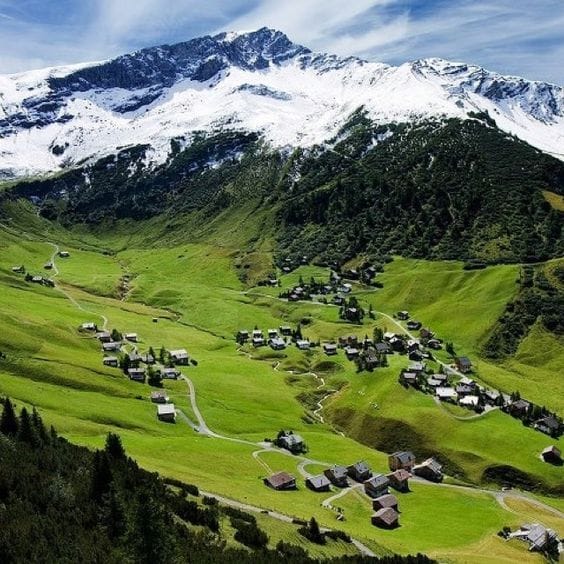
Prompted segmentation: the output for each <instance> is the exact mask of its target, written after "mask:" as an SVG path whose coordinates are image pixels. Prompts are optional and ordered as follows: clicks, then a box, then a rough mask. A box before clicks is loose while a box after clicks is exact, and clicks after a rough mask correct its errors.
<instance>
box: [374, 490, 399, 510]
mask: <svg viewBox="0 0 564 564" xmlns="http://www.w3.org/2000/svg"><path fill="white" fill-rule="evenodd" d="M386 507H391V508H392V509H395V510H396V511H398V498H397V497H396V496H395V495H393V494H384V495H381V496H380V497H377V498H376V499H374V500H373V501H372V509H374V511H380V509H384V508H386Z"/></svg>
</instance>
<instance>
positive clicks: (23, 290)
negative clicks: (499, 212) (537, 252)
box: [0, 202, 564, 562]
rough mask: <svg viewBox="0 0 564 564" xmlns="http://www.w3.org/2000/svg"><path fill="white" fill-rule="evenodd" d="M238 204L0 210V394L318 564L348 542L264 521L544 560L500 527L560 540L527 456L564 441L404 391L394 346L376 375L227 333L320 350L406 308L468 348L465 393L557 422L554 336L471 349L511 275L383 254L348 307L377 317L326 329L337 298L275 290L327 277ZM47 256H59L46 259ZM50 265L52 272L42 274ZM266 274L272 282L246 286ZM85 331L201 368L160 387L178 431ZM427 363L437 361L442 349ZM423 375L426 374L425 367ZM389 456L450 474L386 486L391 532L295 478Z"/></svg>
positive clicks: (502, 269)
mask: <svg viewBox="0 0 564 564" xmlns="http://www.w3.org/2000/svg"><path fill="white" fill-rule="evenodd" d="M238 209H239V211H237V212H234V213H233V214H232V215H229V218H228V219H225V218H224V219H225V220H221V221H215V222H211V223H208V224H206V223H205V222H203V221H201V220H200V219H199V218H198V212H195V213H193V214H191V215H188V216H185V217H184V216H182V215H180V214H179V215H176V216H175V218H174V222H175V224H176V226H175V227H174V228H172V229H171V228H170V227H168V228H167V227H166V226H165V224H164V223H165V222H166V220H164V219H163V218H162V216H161V217H156V218H153V219H147V220H143V221H141V222H137V223H132V222H129V221H128V220H124V221H121V222H116V223H113V224H111V225H108V226H107V227H103V226H102V227H97V228H94V227H86V226H79V225H77V226H71V227H66V228H63V227H62V226H61V225H60V224H57V223H56V222H51V221H50V220H47V219H45V218H39V217H36V216H35V215H33V213H32V210H31V208H30V207H29V206H28V204H23V203H21V202H19V203H11V204H8V205H6V206H5V208H4V217H3V219H2V220H1V221H0V223H1V225H0V230H1V239H0V284H1V292H0V318H1V319H2V332H1V333H0V351H2V352H3V353H4V354H5V358H4V359H2V360H0V394H2V395H5V396H9V397H10V398H12V400H13V401H14V402H15V403H16V404H17V405H18V406H20V407H21V406H27V407H31V406H35V407H36V408H37V409H38V410H39V412H40V414H41V416H42V417H43V419H44V420H45V421H46V423H48V424H52V425H54V426H55V427H56V428H57V429H58V431H59V432H60V433H61V434H62V435H63V436H65V437H66V438H68V439H69V440H70V441H72V442H74V443H77V444H80V445H84V446H88V447H92V448H94V447H98V448H99V447H101V446H102V445H103V443H104V440H105V437H106V435H107V433H108V431H111V432H115V433H118V434H119V435H120V436H121V438H122V441H123V443H124V446H125V447H126V449H127V452H128V453H129V454H130V455H131V456H132V457H134V458H135V459H136V460H137V461H138V463H139V464H140V465H141V466H142V467H144V468H146V469H148V470H153V471H158V472H159V473H160V474H161V475H162V476H165V477H170V478H175V479H178V480H181V481H183V482H187V483H194V484H197V485H198V486H199V487H200V488H201V489H202V490H204V491H205V492H209V493H210V494H213V495H217V496H220V497H222V498H226V499H227V500H228V501H229V502H230V503H231V502H232V503H234V504H235V503H240V504H243V505H245V506H250V507H253V508H260V509H261V510H264V511H265V514H264V515H262V516H261V517H260V519H259V521H260V523H261V526H263V527H264V529H265V530H266V531H271V533H269V534H270V535H271V537H272V538H275V539H278V540H284V539H291V540H292V542H294V543H299V544H300V546H303V547H304V548H306V550H309V549H310V548H311V551H312V553H313V554H316V555H344V554H351V553H354V551H351V547H350V546H348V545H345V544H343V545H339V544H335V545H332V546H331V548H330V549H327V550H326V551H323V550H321V549H318V548H316V547H315V546H314V545H311V543H308V542H307V541H306V540H305V539H304V538H303V537H301V536H300V535H297V533H296V532H295V528H293V527H291V526H290V525H288V524H284V525H283V526H282V525H278V524H277V523H276V520H275V517H273V515H276V514H282V515H284V516H289V517H291V518H295V519H298V520H308V519H310V518H311V517H315V518H316V519H317V521H318V522H319V523H320V524H321V525H322V526H324V527H329V528H335V529H339V530H342V531H345V532H346V533H348V534H349V535H351V537H353V538H354V539H356V540H358V541H359V542H360V543H361V544H362V546H364V547H365V548H366V549H367V550H368V551H369V552H370V553H374V554H376V555H385V554H389V553H399V554H409V553H411V554H415V553H417V552H424V553H425V554H427V555H429V556H430V557H433V558H437V559H440V560H449V561H453V562H467V561H468V555H469V554H474V555H480V561H483V562H488V561H490V562H502V561H508V562H510V561H515V560H522V561H530V562H536V561H539V557H537V556H534V555H533V554H531V553H529V552H528V551H527V546H526V544H524V543H521V542H519V541H515V540H512V541H509V542H506V541H504V540H503V539H501V538H500V537H498V536H496V533H497V532H498V531H499V530H501V529H502V528H503V527H504V526H510V527H512V528H514V527H517V526H519V525H521V524H522V523H523V522H528V521H530V520H532V519H533V520H535V522H540V523H544V524H546V526H551V527H553V528H554V527H556V528H558V527H560V529H559V532H560V534H562V533H564V530H563V529H562V522H563V520H562V511H563V510H564V507H563V506H562V495H563V493H564V492H563V491H562V483H563V482H562V467H559V466H553V465H550V464H547V463H545V462H543V461H542V460H541V458H540V453H541V451H542V450H543V449H544V448H545V447H546V446H547V445H549V444H555V445H557V446H558V447H559V448H562V446H563V443H562V439H558V438H556V439H554V438H550V437H548V436H547V435H545V434H543V433H541V432H539V431H537V430H535V429H533V428H531V427H525V426H524V425H523V424H522V423H521V422H520V421H519V420H518V419H515V418H513V417H511V416H510V415H508V414H505V413H502V412H501V410H499V409H496V410H492V411H489V412H486V413H484V414H482V415H479V416H477V417H473V412H472V411H468V410H463V409H461V408H458V407H457V406H447V405H446V404H442V405H441V404H439V403H437V402H436V401H435V400H434V398H433V397H432V396H430V395H428V394H424V393H421V392H419V391H417V390H415V389H412V388H409V389H405V388H404V387H402V386H401V385H400V384H399V383H398V375H399V373H400V371H401V370H402V369H404V368H406V367H407V365H408V364H409V360H408V358H407V355H405V354H403V355H400V354H394V355H390V356H389V358H388V363H387V364H388V365H387V366H385V367H379V368H376V369H375V370H374V371H373V372H366V371H364V372H358V370H357V365H356V364H355V363H354V362H351V361H349V360H347V359H346V357H345V355H344V353H343V351H342V350H339V352H338V354H337V355H335V356H326V355H325V354H324V352H323V349H322V347H317V346H315V347H313V348H311V350H309V351H301V350H298V349H297V347H296V346H295V345H293V344H292V345H290V346H288V348H285V349H284V350H278V351H275V350H272V349H271V348H270V347H259V348H254V347H253V346H252V345H251V344H250V343H246V344H243V345H242V346H240V345H238V344H237V343H236V340H235V336H236V334H237V332H238V331H240V330H242V329H246V330H249V331H252V330H253V329H254V328H255V327H257V328H259V329H261V330H262V331H263V332H265V333H266V331H267V330H268V329H272V328H273V329H278V328H279V327H281V326H286V325H287V326H290V327H291V328H292V329H295V328H296V327H298V325H299V326H300V328H301V332H302V333H303V336H304V337H305V338H307V339H309V341H310V342H311V343H314V344H316V343H317V342H320V343H324V342H329V341H337V340H338V338H339V337H341V336H342V335H349V334H354V335H356V336H357V337H358V338H359V339H362V338H364V336H365V335H368V336H370V337H372V335H373V334H374V331H375V330H379V329H381V330H382V331H383V332H390V331H392V332H398V333H405V332H406V331H407V330H406V328H405V323H404V322H401V321H399V320H398V319H396V318H395V317H394V315H395V314H396V312H398V311H401V310H404V309H405V310H408V311H409V312H410V314H411V315H412V316H413V317H415V318H417V319H420V320H421V321H422V322H423V323H424V324H425V326H429V327H432V329H433V330H434V331H435V332H436V333H437V335H438V336H440V337H441V339H444V341H445V342H452V344H453V346H454V348H455V350H456V354H457V355H466V356H468V357H470V358H471V359H472V361H473V363H474V366H475V375H474V377H475V378H476V380H477V381H478V382H480V383H483V384H484V385H487V386H489V387H496V388H498V389H500V390H501V391H503V392H506V393H511V392H513V391H515V390H519V391H520V393H521V395H522V397H524V398H527V399H529V400H530V401H533V402H535V403H538V404H539V405H544V406H546V407H547V408H548V409H550V410H553V411H555V412H556V413H560V414H561V413H562V411H563V409H564V405H563V403H562V397H564V394H563V393H562V391H563V389H562V382H561V374H560V372H559V370H558V367H559V366H560V367H561V366H562V363H563V362H564V347H563V344H564V342H563V341H562V336H558V335H555V334H554V333H551V332H549V331H548V330H547V329H546V328H544V327H543V326H541V324H540V323H537V324H536V325H535V326H534V327H533V329H532V330H531V331H530V333H528V334H527V336H526V338H525V339H524V340H523V341H522V342H521V343H520V345H519V348H518V350H517V352H516V354H515V355H513V356H509V357H507V358H503V359H500V360H492V359H488V358H487V357H486V356H484V354H483V350H484V349H483V347H484V343H485V342H486V341H487V339H488V338H489V337H490V335H491V332H492V330H493V328H494V326H495V324H496V322H497V321H498V319H499V318H500V317H501V316H502V314H503V312H504V310H505V307H506V305H507V303H508V302H511V301H512V300H513V299H514V298H515V296H516V295H517V293H518V291H519V287H518V283H517V282H518V278H519V272H520V268H521V267H520V266H519V265H494V266H489V267H487V268H484V269H480V270H465V269H464V268H463V263H461V262H457V261H428V260H424V259H414V258H401V257H394V259H393V260H392V261H391V262H389V263H387V264H386V265H385V267H384V272H383V273H381V274H378V275H377V280H378V281H379V282H380V283H381V284H380V285H381V286H382V287H375V286H368V285H364V284H360V283H359V282H356V281H352V284H351V287H352V294H353V295H354V296H356V298H357V299H358V301H359V304H360V306H361V307H362V308H364V309H365V310H366V311H368V309H369V308H372V310H373V311H374V319H371V318H370V317H368V316H365V318H364V322H363V324H362V325H354V324H350V323H347V322H345V321H343V320H342V319H340V318H339V307H338V306H335V305H332V304H331V303H328V304H326V303H322V301H296V302H292V301H288V300H286V299H280V298H279V297H278V296H279V294H280V293H281V292H282V291H285V290H288V289H291V288H293V287H295V286H296V285H297V284H298V283H299V281H300V280H305V281H309V280H310V279H311V278H312V277H313V278H315V279H317V280H320V281H325V280H329V275H330V272H331V271H330V269H329V268H327V267H325V266H312V265H310V264H307V265H303V266H300V267H298V268H293V269H292V270H291V272H288V273H284V272H283V271H281V270H280V269H276V267H275V266H273V265H274V262H275V260H276V258H275V256H276V255H275V252H276V251H275V250H276V240H275V236H274V233H273V232H272V231H271V230H270V229H262V222H263V221H264V216H261V214H260V213H258V212H257V213H255V214H253V211H252V206H249V207H245V206H240V207H239V208H238ZM244 210H247V211H246V212H245V211H244ZM8 217H9V218H11V220H8ZM169 221H171V220H169ZM181 225H184V226H185V228H184V229H183V228H182V227H179V226H181ZM57 249H58V250H62V249H64V250H65V251H67V252H68V253H69V255H70V256H69V257H68V258H61V257H59V256H57V254H56V253H55V251H56V250H57ZM51 257H53V261H54V270H52V271H49V272H48V273H46V271H45V270H44V265H45V263H46V262H48V261H49V260H50V259H51ZM560 262H561V261H560ZM16 265H24V266H25V269H26V271H27V272H29V273H30V274H34V275H35V274H38V275H43V276H48V277H51V278H52V279H53V280H54V282H55V287H48V286H43V285H39V284H33V283H32V282H27V281H26V280H25V278H24V276H23V275H21V274H17V273H14V272H12V267H14V266H16ZM251 273H252V274H251ZM268 273H272V275H274V274H275V275H276V278H277V280H279V286H276V287H269V286H266V285H255V283H256V281H257V280H259V281H260V280H263V279H264V278H265V276H266V275H268ZM248 274H251V275H248ZM84 322H94V323H96V324H97V325H98V327H99V328H101V327H102V326H104V329H107V330H112V329H117V330H119V331H120V332H122V333H128V332H135V333H137V334H138V335H139V341H140V342H139V343H137V344H136V346H137V347H138V348H139V350H141V351H143V352H144V351H146V350H148V348H149V347H152V348H153V349H154V350H155V351H159V349H160V348H161V346H164V347H165V348H166V349H168V350H173V349H182V348H185V349H187V350H188V351H189V354H190V357H191V358H192V359H194V360H195V361H196V362H195V363H194V364H191V365H189V366H187V367H181V371H182V373H183V374H184V375H185V376H186V378H187V380H184V379H178V380H163V385H164V389H165V390H166V393H167V394H168V395H169V397H170V399H171V401H172V402H173V403H174V405H175V407H176V409H177V410H178V416H177V419H176V424H166V423H163V422H161V421H159V420H158V419H157V418H156V416H155V405H154V404H153V403H151V401H150V399H149V395H150V392H151V391H152V390H154V389H155V388H151V387H150V386H149V385H148V384H145V383H137V382H133V381H130V380H129V379H128V378H127V377H126V376H125V375H124V374H123V372H122V371H121V370H120V369H118V368H110V367H107V366H104V365H103V364H102V357H103V355H102V353H101V350H100V343H99V342H98V340H97V339H95V338H94V337H93V336H92V335H89V334H87V333H84V332H80V331H78V328H79V326H80V325H81V324H82V323H84ZM106 322H107V323H106ZM127 348H131V347H130V346H129V345H128V346H127ZM436 359H437V361H441V362H445V363H447V364H448V363H450V362H451V360H449V357H448V355H447V354H446V352H445V351H444V350H441V351H437V353H436ZM430 366H433V367H434V368H435V369H436V371H438V369H439V364H438V362H430ZM541 383H542V385H541ZM547 390H552V391H551V392H547ZM281 429H288V430H292V431H294V432H295V433H297V434H298V433H299V435H301V436H302V437H303V438H304V440H305V442H306V444H307V452H306V453H304V454H302V455H292V454H290V453H289V452H287V451H285V450H281V449H278V448H276V447H274V446H273V444H272V443H271V442H267V440H272V439H275V438H276V435H277V433H278V432H279V430H281ZM396 450H411V451H413V452H414V453H415V455H416V456H417V458H418V460H422V459H424V458H426V457H429V456H434V457H437V458H438V459H439V460H440V461H441V463H442V464H443V467H444V471H445V473H446V474H447V478H445V480H444V481H443V483H442V484H433V483H429V482H426V481H424V480H421V479H416V480H414V481H413V483H412V486H411V492H410V493H407V494H398V499H399V503H400V509H401V517H400V525H401V526H400V527H399V528H398V529H396V530H393V531H386V530H382V529H379V528H377V527H375V526H373V525H372V524H371V522H370V518H371V514H372V507H371V501H370V500H369V498H367V497H366V496H365V494H364V493H363V490H362V487H358V486H357V487H352V488H350V489H347V490H342V491H341V493H342V495H340V496H339V495H338V494H339V493H340V492H339V490H336V489H335V490H334V491H331V492H327V493H316V492H313V491H310V490H309V489H307V488H306V486H305V483H304V480H305V478H306V477H307V476H309V475H310V473H319V472H322V471H323V470H324V469H326V468H328V467H329V466H330V465H333V464H345V465H349V464H352V463H354V462H356V461H357V460H365V461H367V462H368V464H369V465H370V466H371V467H372V469H373V471H374V472H375V473H376V472H384V473H386V472H387V471H388V454H390V453H392V452H394V451H396ZM498 467H510V468H511V469H513V471H514V472H516V473H517V474H518V475H519V476H520V477H525V478H526V480H525V484H529V486H530V487H529V488H528V489H529V490H530V491H528V492H527V491H520V490H509V491H502V490H501V486H502V485H504V482H503V480H501V481H500V479H499V476H498V477H495V476H496V474H495V472H493V473H492V472H491V469H492V468H494V469H495V468H498ZM278 471H285V472H289V473H291V474H292V475H294V476H295V477H296V478H297V481H298V489H297V490H295V491H287V492H284V491H275V490H272V489H270V488H267V487H266V486H265V485H264V484H263V481H262V480H263V479H264V478H265V477H267V476H268V475H270V474H271V473H273V472H278ZM510 480H511V478H510V477H509V478H508V481H509V482H510ZM518 484H520V485H522V482H518ZM334 497H335V499H331V498H334ZM327 500H329V501H327ZM269 512H270V515H269ZM339 515H341V517H340V518H339V520H337V516H339ZM342 517H344V519H343V518H342ZM320 550H321V552H320Z"/></svg>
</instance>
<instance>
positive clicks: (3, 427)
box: [0, 398, 19, 437]
mask: <svg viewBox="0 0 564 564" xmlns="http://www.w3.org/2000/svg"><path fill="white" fill-rule="evenodd" d="M18 428H19V424H18V418H17V417H16V412H15V411H14V406H13V405H12V402H11V401H10V399H9V398H6V399H5V400H4V410H3V412H2V418H1V419H0V432H2V433H4V435H8V436H11V437H15V436H16V434H17V433H18Z"/></svg>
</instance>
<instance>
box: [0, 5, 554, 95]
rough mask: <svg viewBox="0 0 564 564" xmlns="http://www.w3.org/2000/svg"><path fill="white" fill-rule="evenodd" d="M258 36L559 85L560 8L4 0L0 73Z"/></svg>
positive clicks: (392, 60)
mask: <svg viewBox="0 0 564 564" xmlns="http://www.w3.org/2000/svg"><path fill="white" fill-rule="evenodd" d="M263 26H268V27H271V28H275V29H279V30H281V31H283V32H285V33H286V34H287V35H288V36H289V37H290V39H292V40H293V41H295V42H297V43H300V44H302V45H305V46H307V47H309V48H310V49H313V50H315V51H325V52H330V53H335V54H337V55H341V56H349V55H355V56H359V57H362V58H365V59H369V60H374V61H380V62H386V63H390V64H401V63H403V62H405V61H410V60H414V59H419V58H425V57H442V58H445V59H450V60H453V61H464V62H467V63H474V64H479V65H481V66H483V67H486V68H488V69H490V70H494V71H498V72H500V73H503V74H512V75H518V76H524V77H526V78H529V79H535V80H544V81H549V82H554V83H556V84H560V85H564V0H0V73H15V72H20V71H25V70H30V69H34V68H41V67H46V66H54V65H66V64H71V63H80V62H86V61H97V60H103V59H108V58H111V57H114V56H117V55H120V54H123V53H128V52H131V51H135V50H137V49H140V48H143V47H150V46H153V45H160V44H164V43H169V44H170V43H177V42H180V41H186V40H188V39H191V38H192V37H198V36H201V35H206V34H214V33H218V32H220V31H247V30H253V29H258V28H260V27H263Z"/></svg>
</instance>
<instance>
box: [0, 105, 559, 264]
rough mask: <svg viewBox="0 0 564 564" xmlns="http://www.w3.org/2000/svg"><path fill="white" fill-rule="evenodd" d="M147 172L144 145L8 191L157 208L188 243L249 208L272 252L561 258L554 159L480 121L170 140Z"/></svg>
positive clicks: (122, 208) (124, 215)
mask: <svg viewBox="0 0 564 564" xmlns="http://www.w3.org/2000/svg"><path fill="white" fill-rule="evenodd" d="M173 149H174V150H173V152H172V154H171V156H170V158H169V160H168V161H167V162H166V163H165V164H163V165H160V166H158V167H156V168H148V167H147V165H146V163H145V161H146V156H147V152H148V151H149V148H148V147H145V146H140V147H134V148H129V149H124V150H122V151H121V152H120V153H119V154H117V155H115V156H109V157H106V158H104V159H102V160H100V161H98V162H96V163H90V164H84V165H83V167H82V168H80V169H76V170H71V171H68V172H66V173H64V174H61V175H59V176H57V177H56V178H53V179H51V180H36V181H29V182H23V183H20V184H18V185H16V186H11V187H9V188H7V189H6V190H5V191H4V192H3V193H2V196H3V198H4V199H5V198H18V197H22V196H23V197H26V198H31V199H32V200H34V201H36V202H38V203H39V204H40V210H41V214H42V215H44V216H45V217H48V218H52V219H59V220H60V221H61V222H63V223H65V224H66V225H71V224H76V223H88V224H96V223H99V222H102V223H103V224H104V225H105V226H106V230H108V229H111V222H112V221H113V220H115V219H128V218H129V219H140V218H143V219H148V218H151V217H155V216H158V215H160V216H161V223H162V227H163V228H164V227H166V228H167V229H168V230H169V231H177V230H182V231H184V232H185V233H188V234H189V236H191V237H192V238H193V237H194V236H197V234H198V233H200V232H201V231H202V230H204V231H205V230H206V229H207V228H208V225H209V223H210V222H213V221H214V220H215V219H217V218H218V217H220V216H221V217H222V218H223V219H225V217H226V215H229V214H230V213H231V212H232V211H233V210H238V211H239V212H241V211H242V210H246V212H247V213H249V214H252V213H253V211H258V210H260V213H261V214H266V215H264V216H263V220H264V221H263V222H261V223H260V224H259V223H258V222H257V223H256V224H255V226H254V230H255V235H256V236H258V235H259V234H260V232H261V229H262V228H263V227H264V226H267V228H268V229H271V230H273V232H274V233H275V234H276V239H277V254H278V256H279V258H282V259H283V258H287V257H290V258H291V259H292V260H293V261H294V262H295V263H297V264H299V261H300V260H301V257H303V256H304V255H306V256H307V257H308V258H309V259H313V258H317V260H320V261H322V262H328V261H338V262H344V261H346V260H348V259H350V258H352V257H354V256H356V255H357V254H359V253H361V252H367V253H369V254H371V255H374V256H376V257H381V256H382V255H384V254H387V253H396V254H402V255H404V256H405V255H407V256H413V257H421V258H423V257H425V258H442V259H445V258H446V259H463V260H469V259H474V260H479V261H483V262H529V261H539V260H545V259H547V258H550V257H554V256H561V255H562V254H563V253H564V235H563V230H562V225H563V224H564V221H563V217H564V214H563V212H562V211H561V210H559V209H558V207H554V206H552V205H551V204H550V203H549V202H548V201H547V200H546V199H545V194H546V193H547V191H549V192H550V193H552V194H555V195H556V196H558V195H562V194H563V193H564V164H563V163H562V162H560V161H558V160H556V159H554V158H552V157H550V156H548V155H545V154H542V153H540V152H539V151H537V150H535V149H533V148H532V147H530V146H529V145H527V144H525V143H523V142H521V141H519V140H518V139H516V138H512V137H509V136H508V135H507V134H505V133H502V132H501V131H500V130H498V129H497V128H495V127H493V126H492V125H491V120H489V119H488V118H487V116H477V117H476V119H472V120H467V121H459V120H454V119H451V120H444V121H432V122H424V123H420V124H415V125H414V124H391V125H388V126H383V125H380V126H375V125H374V124H372V123H371V122H370V121H369V120H368V119H367V118H366V117H365V116H364V115H363V113H362V111H361V110H359V111H358V112H357V113H356V114H355V115H354V117H353V118H352V119H351V120H350V122H349V123H348V124H347V126H345V127H344V128H343V130H342V131H341V133H340V134H339V136H338V137H337V138H336V139H334V140H332V141H331V142H330V143H329V144H328V145H326V146H324V147H315V148H313V149H310V150H307V151H304V150H296V151H293V152H290V153H288V152H277V151H274V150H272V149H270V148H268V147H266V146H265V145H264V144H263V143H262V142H261V141H260V140H259V139H257V137H256V136H253V135H248V134H245V133H238V132H223V133H218V134H215V135H211V136H204V135H202V136H200V137H197V138H196V139H195V140H194V142H193V143H192V144H191V145H190V146H188V147H187V148H184V149H182V148H181V147H180V145H178V144H176V145H174V147H173Z"/></svg>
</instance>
